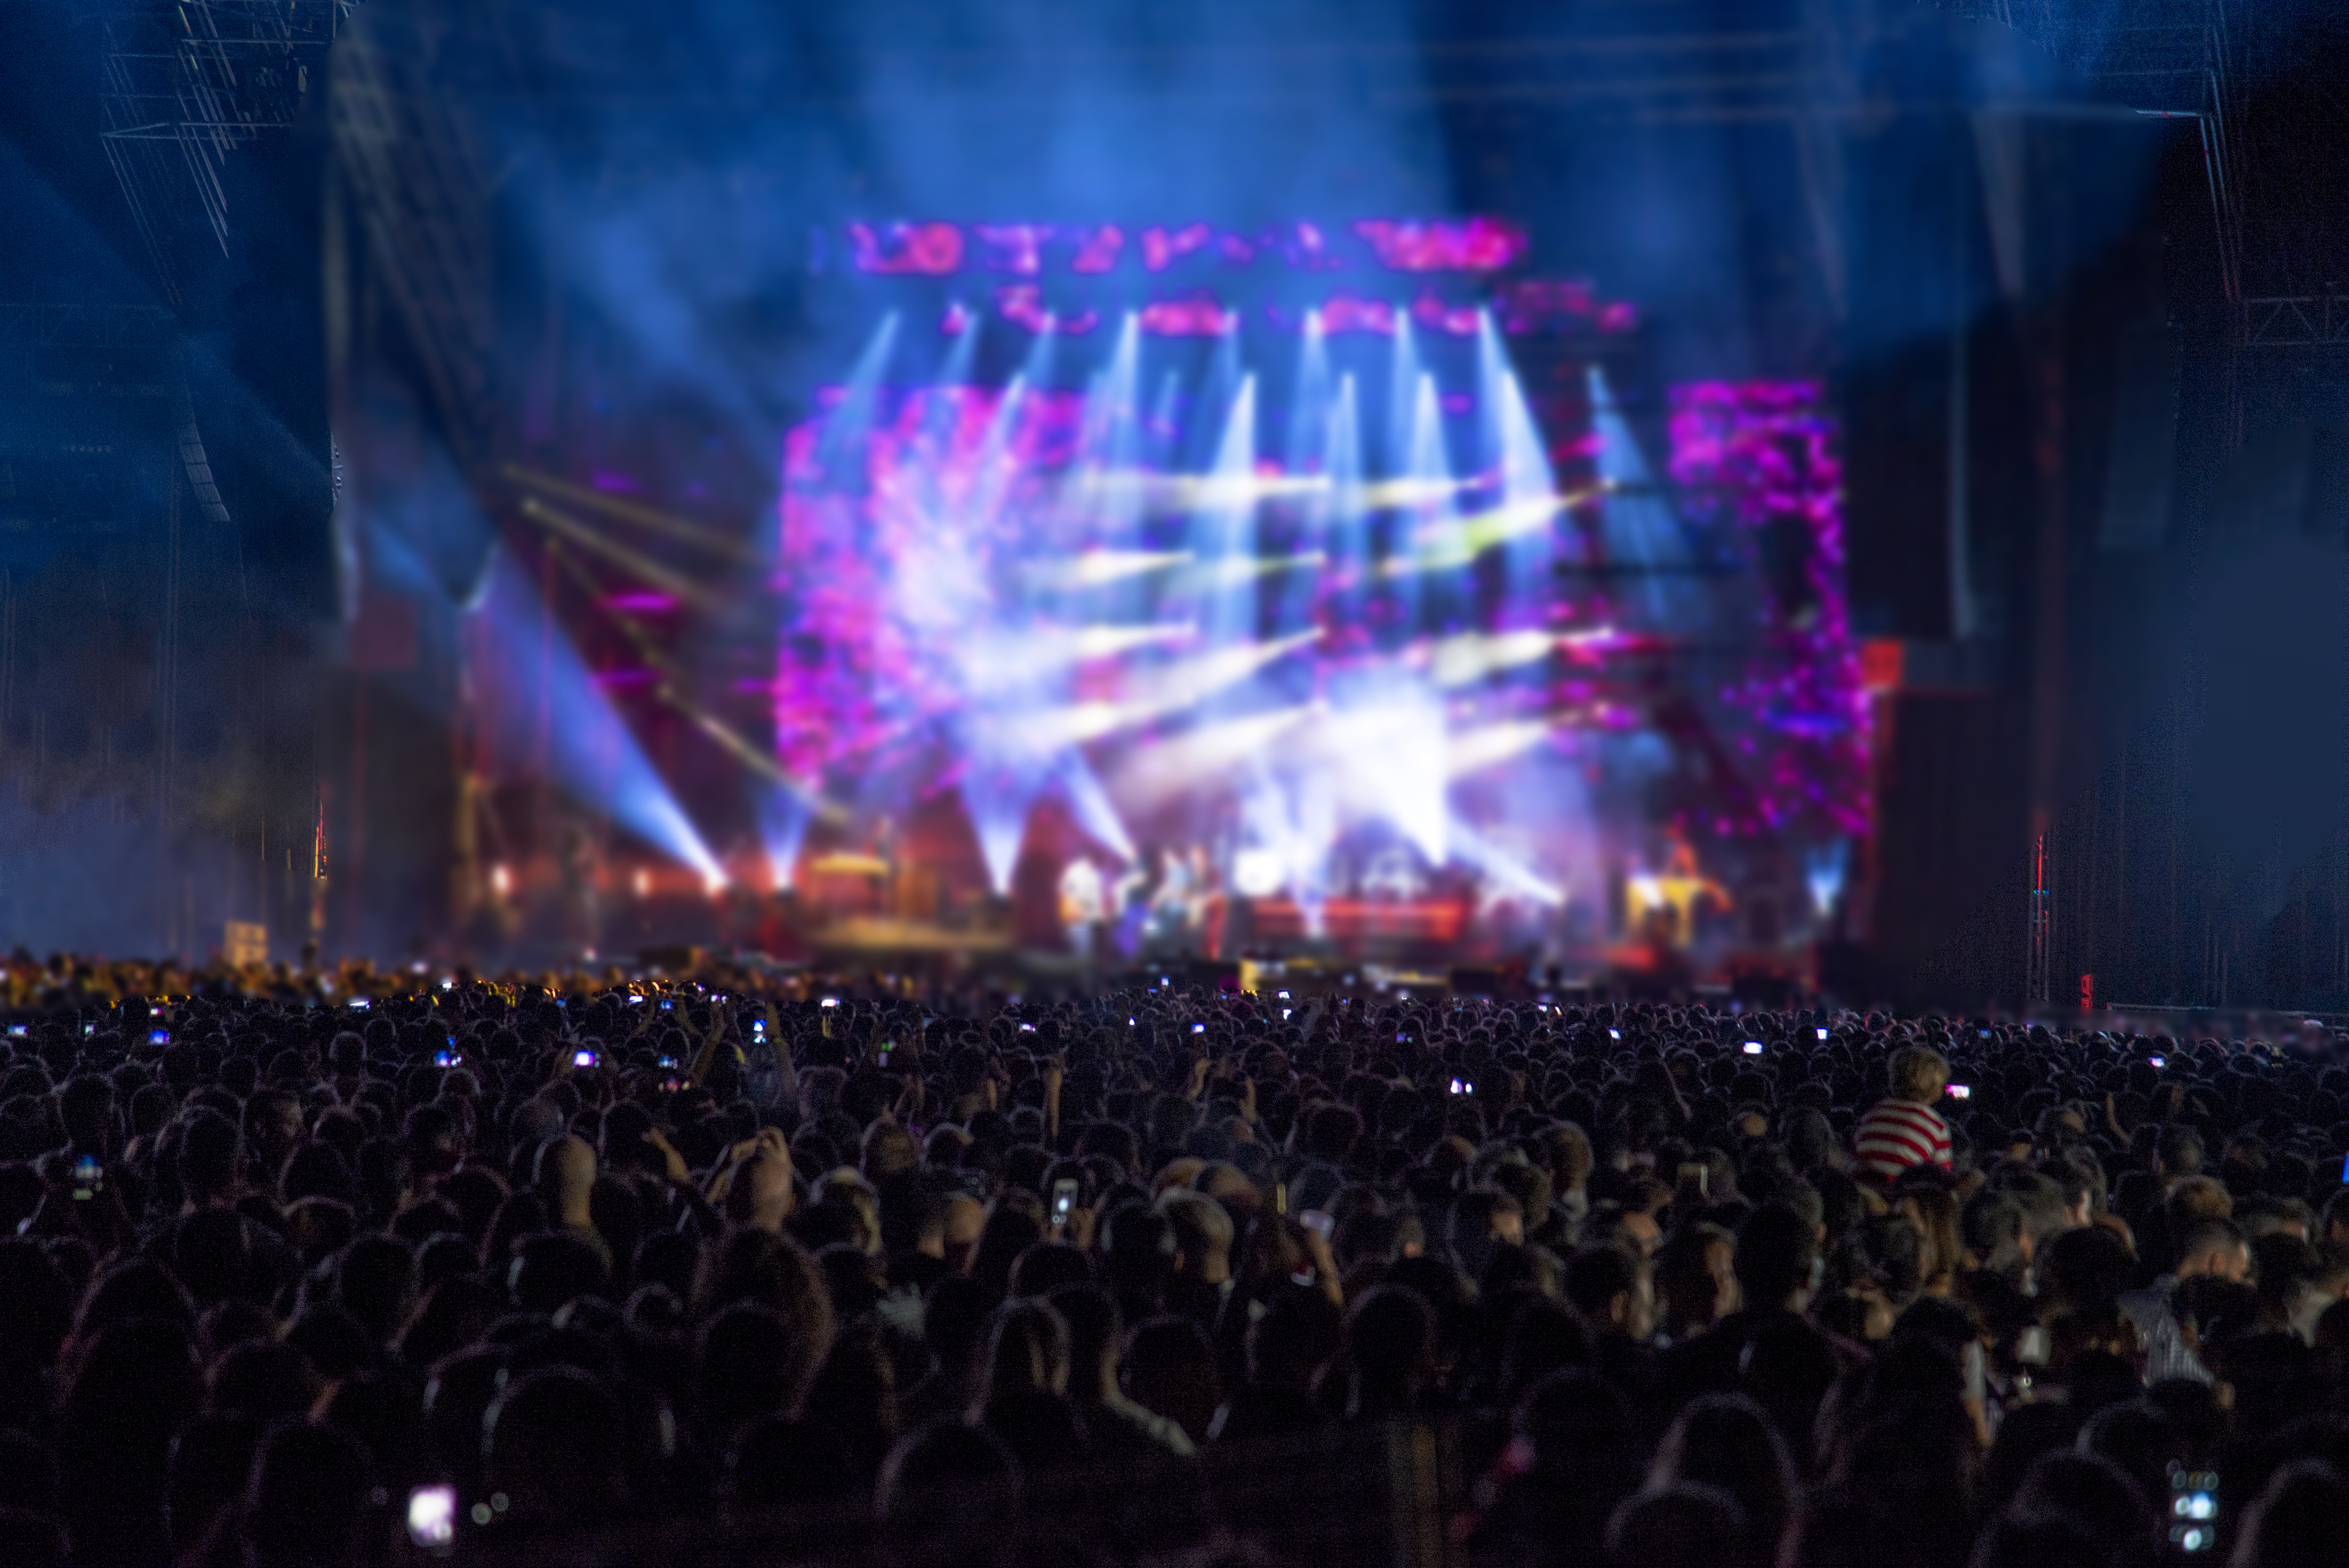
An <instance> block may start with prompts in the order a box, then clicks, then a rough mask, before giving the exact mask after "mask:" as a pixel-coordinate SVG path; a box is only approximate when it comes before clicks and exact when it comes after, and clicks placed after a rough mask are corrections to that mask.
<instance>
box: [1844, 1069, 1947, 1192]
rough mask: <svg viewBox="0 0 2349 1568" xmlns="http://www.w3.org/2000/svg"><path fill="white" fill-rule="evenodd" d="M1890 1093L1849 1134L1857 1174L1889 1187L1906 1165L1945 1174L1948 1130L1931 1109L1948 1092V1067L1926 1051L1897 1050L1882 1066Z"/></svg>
mask: <svg viewBox="0 0 2349 1568" xmlns="http://www.w3.org/2000/svg"><path fill="white" fill-rule="evenodd" d="M1887 1066H1888V1068H1889V1071H1890V1074H1891V1078H1892V1093H1891V1096H1890V1097H1889V1099H1879V1100H1878V1101H1877V1102H1876V1104H1875V1105H1874V1106H1872V1107H1870V1108H1869V1109H1868V1114H1867V1115H1866V1116H1863V1117H1861V1118H1860V1119H1859V1125H1858V1126H1857V1127H1855V1128H1853V1129H1852V1133H1851V1151H1852V1155H1853V1157H1854V1158H1855V1159H1856V1160H1857V1161H1858V1165H1859V1171H1860V1173H1861V1174H1863V1175H1867V1176H1873V1177H1875V1178H1876V1179H1877V1180H1878V1181H1892V1180H1893V1179H1894V1178H1896V1177H1898V1176H1899V1174H1900V1172H1902V1171H1906V1170H1908V1169H1909V1167H1910V1166H1912V1165H1938V1166H1940V1168H1941V1169H1942V1170H1944V1171H1946V1170H1948V1169H1950V1163H1951V1161H1950V1124H1949V1123H1948V1122H1946V1121H1944V1120H1942V1119H1941V1113H1940V1111H1939V1110H1938V1109H1935V1105H1936V1102H1938V1101H1939V1100H1940V1098H1941V1090H1942V1089H1943V1088H1947V1087H1948V1086H1949V1082H1950V1063H1949V1059H1948V1058H1947V1057H1943V1056H1942V1055H1941V1053H1940V1052H1939V1051H1937V1050H1934V1049H1933V1048H1932V1047H1930V1046H1903V1047H1900V1048H1899V1050H1897V1051H1895V1052H1893V1053H1892V1057H1891V1060H1890V1061H1889V1063H1888V1064H1887Z"/></svg>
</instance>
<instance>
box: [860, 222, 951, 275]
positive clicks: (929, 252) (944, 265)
mask: <svg viewBox="0 0 2349 1568" xmlns="http://www.w3.org/2000/svg"><path fill="white" fill-rule="evenodd" d="M848 238H849V242H850V244H851V245H852V246H853V247H854V254H855V258H856V270H857V271H858V272H860V273H912V274H917V275H919V274H926V275H928V276H932V277H944V276H945V275H946V274H947V273H951V272H953V271H955V270H956V269H957V268H958V267H960V266H961V265H962V250H963V244H962V231H961V230H960V229H957V228H956V227H955V226H954V225H953V224H952V223H883V224H880V225H878V226H877V227H876V226H874V225H873V224H869V223H851V224H850V225H849V226H848Z"/></svg>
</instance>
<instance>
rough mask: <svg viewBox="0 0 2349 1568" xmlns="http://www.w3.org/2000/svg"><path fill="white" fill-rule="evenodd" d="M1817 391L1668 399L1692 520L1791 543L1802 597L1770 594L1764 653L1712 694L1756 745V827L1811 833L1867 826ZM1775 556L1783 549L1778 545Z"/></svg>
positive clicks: (1839, 512) (1839, 527)
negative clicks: (1746, 719) (1759, 738)
mask: <svg viewBox="0 0 2349 1568" xmlns="http://www.w3.org/2000/svg"><path fill="white" fill-rule="evenodd" d="M1834 436H1835V430H1834V426H1833V424H1832V422H1831V421H1830V419H1829V418H1828V417H1827V415H1826V411H1825V409H1824V407H1823V399H1822V394H1821V391H1820V388H1819V387H1818V386H1817V385H1816V383H1813V382H1807V381H1742V382H1730V381H1702V382H1696V383H1693V384H1692V385H1687V386H1682V387H1674V388H1673V389H1672V414H1671V442H1672V458H1671V475H1672V479H1673V480H1674V481H1675V482H1676V483H1678V484H1679V485H1681V486H1682V489H1683V490H1684V491H1685V492H1686V494H1687V497H1688V500H1687V506H1688V510H1689V511H1690V512H1691V514H1692V516H1695V517H1697V518H1700V519H1702V518H1708V517H1711V518H1718V519H1723V520H1725V521H1729V522H1731V523H1733V525H1734V526H1735V527H1736V528H1737V529H1738V530H1739V531H1740V532H1741V533H1743V534H1744V535H1746V536H1748V537H1750V538H1752V539H1753V540H1754V543H1755V547H1756V548H1757V550H1758V549H1759V548H1760V546H1761V544H1762V542H1763V540H1764V536H1766V535H1770V534H1773V533H1775V534H1777V535H1778V536H1779V537H1780V539H1782V540H1783V538H1784V536H1785V526H1784V525H1785V524H1789V523H1791V524H1794V525H1795V527H1796V528H1797V529H1798V530H1799V534H1798V535H1797V537H1798V538H1799V539H1800V540H1801V541H1802V542H1803V544H1804V548H1803V551H1802V565H1801V573H1802V590H1803V591H1802V592H1801V593H1799V594H1797V595H1793V596H1792V597H1793V599H1794V603H1791V604H1790V603H1788V602H1787V600H1788V598H1789V597H1790V596H1789V595H1786V594H1785V593H1775V594H1772V595H1770V597H1769V600H1768V605H1767V608H1766V609H1765V611H1764V624H1763V628H1762V631H1763V642H1764V654H1763V655H1762V656H1761V657H1759V658H1757V659H1755V660H1754V662H1753V663H1752V664H1751V665H1749V666H1748V668H1747V670H1746V672H1745V677H1744V680H1743V681H1741V682H1739V683H1737V684H1735V685H1733V686H1730V687H1728V688H1727V689H1726V690H1724V691H1723V700H1724V701H1726V702H1727V703H1728V704H1729V705H1730V706H1732V707H1736V708H1739V709H1742V710H1744V712H1746V713H1747V714H1749V715H1750V716H1751V717H1753V718H1754V721H1755V722H1756V724H1757V725H1758V726H1759V727H1760V729H1761V732H1762V734H1763V736H1764V743H1763V746H1762V747H1761V748H1758V749H1759V752H1760V754H1761V763H1762V768H1761V776H1760V778H1759V779H1756V780H1755V783H1754V794H1755V797H1756V802H1757V809H1758V810H1760V811H1761V812H1762V814H1763V816H1764V819H1765V821H1764V823H1763V824H1761V825H1762V826H1764V827H1767V828H1770V829H1774V830H1795V831H1803V830H1808V831H1809V832H1811V833H1813V834H1818V833H1822V832H1824V833H1828V834H1848V835H1852V836H1858V835H1861V834H1865V833H1866V832H1867V831H1868V788H1867V776H1868V775H1867V765H1868V703H1867V698H1866V696H1865V694H1864V693H1863V691H1862V689H1861V686H1860V672H1859V649H1858V645H1857V644H1856V643H1855V642H1854V641H1853V640H1852V635H1851V617H1850V606H1849V601H1848V599H1847V596H1846V593H1845V590H1844V542H1843V488H1842V485H1843V467H1842V463H1841V461H1840V459H1838V458H1837V456H1836V453H1835V450H1834ZM1780 548H1784V546H1783V545H1781V546H1780Z"/></svg>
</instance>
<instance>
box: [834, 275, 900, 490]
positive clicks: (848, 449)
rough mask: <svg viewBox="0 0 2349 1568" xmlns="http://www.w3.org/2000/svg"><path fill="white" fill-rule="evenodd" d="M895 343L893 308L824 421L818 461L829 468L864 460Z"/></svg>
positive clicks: (850, 373)
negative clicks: (867, 439) (865, 440)
mask: <svg viewBox="0 0 2349 1568" xmlns="http://www.w3.org/2000/svg"><path fill="white" fill-rule="evenodd" d="M896 346H897V313H896V312H895V311H894V310H893V311H890V312H889V313H888V314H887V315H884V316H883V317H882V318H881V324H880V325H878V326H876V327H874V329H873V335H872V336H871V337H870V338H868V339H867V340H866V341H865V345H864V353H862V354H860V355H858V356H856V365H855V367H854V369H852V370H850V372H849V373H848V381H847V383H846V385H845V386H843V387H842V389H841V397H840V401H839V402H838V403H836V404H834V405H833V410H832V414H831V417H830V418H827V419H825V420H824V422H823V438H822V439H821V440H820V441H818V442H817V444H816V460H817V461H818V462H820V463H822V464H823V467H824V469H825V470H826V471H828V472H829V471H835V469H836V465H838V464H840V463H843V462H848V461H852V460H860V461H861V460H862V459H863V457H864V436H865V432H867V431H868V430H870V429H871V428H873V415H874V409H875V408H876V407H877V406H878V405H879V402H880V394H881V382H882V378H883V377H885V376H886V375H887V374H888V370H889V358H890V356H891V354H892V353H893V352H894V351H895V348H896Z"/></svg>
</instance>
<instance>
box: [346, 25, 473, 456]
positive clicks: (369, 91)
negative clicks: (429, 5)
mask: <svg viewBox="0 0 2349 1568" xmlns="http://www.w3.org/2000/svg"><path fill="white" fill-rule="evenodd" d="M463 46H464V45H463V44H462V43H461V42H460V40H458V39H455V38H453V37H451V36H450V31H449V29H447V28H445V27H441V26H438V25H437V24H436V25H434V26H425V25H421V23H420V22H419V17H418V16H416V15H393V14H392V12H391V11H390V9H389V8H386V7H378V8H377V9H375V10H373V11H370V12H368V13H367V14H365V15H363V16H362V17H361V18H360V20H359V22H358V25H357V26H354V27H353V28H351V29H350V31H349V34H348V36H346V37H345V38H344V39H343V41H342V43H341V45H340V46H337V47H336V50H335V56H334V63H333V69H334V90H333V94H332V96H331V98H329V100H328V103H329V118H330V120H331V123H332V125H333V129H334V139H335V152H336V161H337V168H338V172H339V178H340V179H342V180H343V181H346V182H347V189H348V191H349V192H350V195H351V199H352V202H353V206H354V209H355V211H356V215H357V219H358V221H359V223H360V225H361V227H362V228H363V230H364V231H365V232H366V234H367V244H368V253H369V254H370V256H371V257H372V259H373V261H374V263H375V266H376V267H377V269H378V273H379V275H380V276H381V277H382V278H383V280H384V283H385V285H386V286H387V287H388V289H389V291H390V293H391V295H392V298H393V300H394V302H395V303H396V304H397V305H398V310H399V314H400V317H401V321H402V324H403V325H404V326H405V327H406V329H407V335H408V339H409V346H410V347H411V348H412V349H413V350H414V351H415V354H416V356H417V358H418V360H419V363H420V365H421V366H422V368H423V371H424V378H425V380H426V382H427V384H428V387H427V389H428V390H429V393H430V395H431V397H432V399H433V401H434V403H435V404H436V405H438V407H439V412H440V418H441V424H442V427H443V428H444V429H445V430H446V431H447V433H448V436H449V438H450V443H451V445H452V447H453V448H454V449H455V455H456V457H457V459H458V461H459V463H460V465H461V466H463V467H465V468H467V469H480V468H481V466H482V465H485V464H486V463H487V462H488V460H489V459H490V457H491V455H492V454H491V451H490V444H491V432H492V431H494V430H495V429H496V428H497V427H498V423H499V421H498V418H497V414H498V410H497V407H496V404H495V387H496V382H497V377H496V376H495V374H494V366H495V363H496V355H497V325H496V320H495V313H494V302H493V299H492V261H493V257H492V250H491V240H490V235H491V222H490V197H491V191H490V181H489V179H488V177H487V175H486V174H485V172H484V171H483V169H482V166H481V159H480V157H479V155H478V154H477V152H476V150H475V148H474V145H473V142H472V139H471V136H470V135H469V134H468V131H467V128H466V125H465V122H464V120H463V119H461V118H460V114H461V111H460V109H459V108H458V107H457V106H456V105H455V104H454V103H453V102H452V101H451V99H452V96H453V95H451V94H450V93H449V92H448V91H447V90H446V87H445V84H442V83H440V82H439V81H438V80H437V79H436V77H437V71H436V67H437V66H438V64H439V60H440V51H441V50H442V49H443V48H461V47H463Z"/></svg>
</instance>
